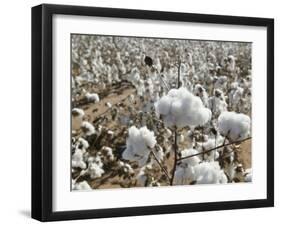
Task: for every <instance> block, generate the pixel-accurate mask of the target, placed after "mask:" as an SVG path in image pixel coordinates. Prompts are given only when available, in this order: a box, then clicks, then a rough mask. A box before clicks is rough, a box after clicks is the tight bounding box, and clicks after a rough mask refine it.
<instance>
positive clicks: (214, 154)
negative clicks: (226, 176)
mask: <svg viewBox="0 0 281 226" xmlns="http://www.w3.org/2000/svg"><path fill="white" fill-rule="evenodd" d="M223 141H224V138H223V137H222V136H220V135H218V136H217V137H216V138H208V139H207V140H206V141H205V142H201V143H200V142H199V143H198V147H197V149H198V151H199V152H202V151H206V150H211V149H213V148H215V147H218V146H221V145H222V144H223ZM222 149H223V148H219V149H216V150H213V151H211V152H209V153H207V154H205V155H204V157H205V158H207V160H209V161H215V160H216V159H218V157H219V153H218V152H220V151H222Z"/></svg>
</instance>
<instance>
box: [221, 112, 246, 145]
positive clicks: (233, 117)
mask: <svg viewBox="0 0 281 226" xmlns="http://www.w3.org/2000/svg"><path fill="white" fill-rule="evenodd" d="M218 129H219V132H220V133H221V134H222V135H224V136H227V137H228V138H229V139H231V140H232V141H235V140H238V139H244V138H246V137H247V136H248V135H249V133H250V129H251V119H250V117H249V116H247V115H245V114H242V113H236V112H223V113H222V114H221V115H220V116H219V118H218Z"/></svg>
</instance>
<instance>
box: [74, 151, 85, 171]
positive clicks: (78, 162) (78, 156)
mask: <svg viewBox="0 0 281 226" xmlns="http://www.w3.org/2000/svg"><path fill="white" fill-rule="evenodd" d="M84 153H85V151H84V150H82V149H79V148H77V149H76V150H75V152H74V153H73V155H72V159H71V163H72V167H73V168H81V169H85V168H86V163H85V162H84V158H83V156H84Z"/></svg>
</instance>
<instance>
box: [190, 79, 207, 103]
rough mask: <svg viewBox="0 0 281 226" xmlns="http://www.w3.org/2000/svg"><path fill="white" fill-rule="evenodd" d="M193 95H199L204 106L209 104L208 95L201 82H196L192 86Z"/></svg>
mask: <svg viewBox="0 0 281 226" xmlns="http://www.w3.org/2000/svg"><path fill="white" fill-rule="evenodd" d="M193 92H194V95H196V96H198V97H200V99H201V100H202V102H203V104H204V106H205V107H208V105H209V97H208V94H207V92H206V90H205V88H204V87H203V86H202V85H201V84H196V85H195V87H194V91H193Z"/></svg>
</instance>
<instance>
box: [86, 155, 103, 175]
mask: <svg viewBox="0 0 281 226" xmlns="http://www.w3.org/2000/svg"><path fill="white" fill-rule="evenodd" d="M102 167H103V163H102V161H101V158H100V156H96V157H90V158H89V159H88V169H87V173H88V174H89V175H90V177H91V179H95V178H99V177H101V176H102V175H103V174H104V170H103V168H102Z"/></svg>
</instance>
